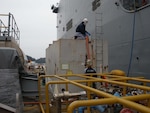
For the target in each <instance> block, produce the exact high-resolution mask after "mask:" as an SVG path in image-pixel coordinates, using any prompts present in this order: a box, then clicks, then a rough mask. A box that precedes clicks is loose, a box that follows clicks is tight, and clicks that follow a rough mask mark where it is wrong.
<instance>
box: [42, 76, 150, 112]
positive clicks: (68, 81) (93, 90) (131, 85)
mask: <svg viewBox="0 0 150 113" xmlns="http://www.w3.org/2000/svg"><path fill="white" fill-rule="evenodd" d="M76 76H79V77H83V78H90V77H88V76H84V75H82V76H81V75H76ZM47 77H50V76H47ZM51 77H55V78H58V79H60V80H63V81H57V82H56V81H52V82H48V83H47V84H46V91H45V93H46V113H49V95H48V86H49V84H51V83H56V84H58V83H60V82H61V83H70V84H74V85H76V86H79V87H81V88H84V89H86V90H88V91H92V92H94V93H96V94H97V95H99V96H102V97H112V98H113V97H114V96H113V95H110V94H108V93H105V92H102V91H99V90H97V89H93V88H91V87H88V86H85V85H83V84H79V83H77V81H78V80H72V81H71V80H68V79H65V78H62V77H60V76H57V75H53V76H51ZM91 78H92V79H93V80H91V79H90V81H103V82H108V83H112V84H118V85H123V86H128V87H134V88H139V89H144V90H150V88H149V87H146V86H140V85H135V84H129V83H121V82H117V81H111V80H106V79H99V78H93V77H91ZM64 81H65V82H64ZM75 81H76V82H75ZM83 81H84V82H87V81H88V80H86V81H85V80H83ZM78 82H82V80H80V81H78ZM116 99H117V98H116ZM123 100H124V99H123ZM118 101H119V102H120V103H122V104H123V105H126V106H129V105H128V101H125V102H122V100H120V99H119V100H118ZM129 104H133V102H129ZM131 106H132V105H131ZM135 106H136V107H139V105H138V104H137V105H135ZM135 106H133V108H135ZM138 109H140V110H141V109H143V107H139V108H138ZM144 109H147V107H145V108H144Z"/></svg>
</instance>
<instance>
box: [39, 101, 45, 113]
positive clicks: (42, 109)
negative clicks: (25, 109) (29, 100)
mask: <svg viewBox="0 0 150 113" xmlns="http://www.w3.org/2000/svg"><path fill="white" fill-rule="evenodd" d="M39 105H40V108H41V111H42V113H45V111H44V108H43V106H42V104H41V103H40V104H39Z"/></svg>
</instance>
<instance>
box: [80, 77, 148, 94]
mask: <svg viewBox="0 0 150 113" xmlns="http://www.w3.org/2000/svg"><path fill="white" fill-rule="evenodd" d="M77 76H80V77H83V75H82V76H81V75H77ZM87 78H92V79H98V80H99V81H101V82H107V83H112V84H118V85H123V86H128V87H133V88H138V89H143V90H148V91H149V90H150V87H147V86H141V85H136V84H131V83H124V82H118V81H112V80H109V79H108V80H107V79H101V78H94V77H89V76H87Z"/></svg>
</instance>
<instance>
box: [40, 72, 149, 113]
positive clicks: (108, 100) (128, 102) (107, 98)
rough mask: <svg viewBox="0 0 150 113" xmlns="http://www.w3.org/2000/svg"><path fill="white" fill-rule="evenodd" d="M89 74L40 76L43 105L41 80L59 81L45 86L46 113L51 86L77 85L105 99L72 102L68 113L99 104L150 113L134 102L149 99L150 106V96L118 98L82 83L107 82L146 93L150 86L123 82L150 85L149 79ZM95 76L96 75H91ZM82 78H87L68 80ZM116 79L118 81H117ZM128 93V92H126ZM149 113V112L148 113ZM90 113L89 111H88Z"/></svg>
mask: <svg viewBox="0 0 150 113" xmlns="http://www.w3.org/2000/svg"><path fill="white" fill-rule="evenodd" d="M86 75H87V74H69V75H46V76H40V77H39V86H38V87H39V100H40V102H41V103H42V100H41V87H40V80H41V79H42V78H56V79H57V80H55V81H50V82H47V83H46V85H45V96H46V113H49V110H50V107H49V104H50V102H49V100H50V99H49V85H51V84H73V85H76V86H78V87H80V88H83V89H85V90H86V91H88V92H93V93H95V94H97V95H98V96H101V97H104V98H103V99H98V100H94V99H90V96H88V95H87V96H88V99H89V100H78V101H74V102H72V103H71V104H70V105H69V106H68V109H67V113H72V112H73V110H74V109H75V108H77V107H80V106H92V105H99V104H114V103H120V104H122V105H124V106H127V107H130V108H133V109H135V110H138V111H140V112H142V113H149V112H150V108H149V107H147V106H143V105H140V104H138V103H136V102H133V101H139V100H144V99H147V100H148V106H149V105H150V101H149V100H150V94H141V95H137V96H128V97H121V98H119V97H116V96H114V95H111V94H109V93H106V92H104V91H100V90H98V89H94V88H91V87H89V86H85V85H83V84H81V83H90V82H106V83H109V84H117V85H119V86H122V87H123V88H124V90H126V87H132V88H137V89H142V90H144V91H150V87H148V86H144V85H137V84H131V83H125V82H122V81H127V80H133V81H140V82H142V83H144V84H146V83H150V80H147V79H143V78H135V77H125V76H121V77H118V76H117V75H110V74H108V75H106V74H105V75H106V76H108V77H110V79H102V78H94V77H90V76H86ZM88 75H89V74H88ZM92 75H95V74H91V76H92ZM97 75H98V76H103V75H104V74H98V73H97ZM74 76H76V77H80V78H85V79H83V80H69V79H66V78H69V77H74ZM115 78H116V80H117V81H115ZM124 93H126V92H124ZM146 111H147V112H146ZM42 113H44V110H42ZM88 113H89V111H88Z"/></svg>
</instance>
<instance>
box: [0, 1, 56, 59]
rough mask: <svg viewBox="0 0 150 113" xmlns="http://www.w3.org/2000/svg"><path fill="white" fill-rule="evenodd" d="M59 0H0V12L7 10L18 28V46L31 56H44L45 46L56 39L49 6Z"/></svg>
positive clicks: (53, 19)
mask: <svg viewBox="0 0 150 113" xmlns="http://www.w3.org/2000/svg"><path fill="white" fill-rule="evenodd" d="M58 2H59V0H0V14H8V13H9V12H10V13H11V14H13V16H14V17H15V20H16V23H17V25H18V27H19V29H20V47H21V49H22V50H23V52H24V53H25V54H26V55H29V56H31V57H33V58H36V59H38V58H42V57H45V54H46V52H45V51H46V48H47V47H48V46H49V44H51V43H52V42H53V41H54V40H57V38H56V37H57V36H56V35H57V33H56V22H57V20H56V14H55V13H52V10H51V6H52V5H53V4H54V5H56V3H58Z"/></svg>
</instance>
